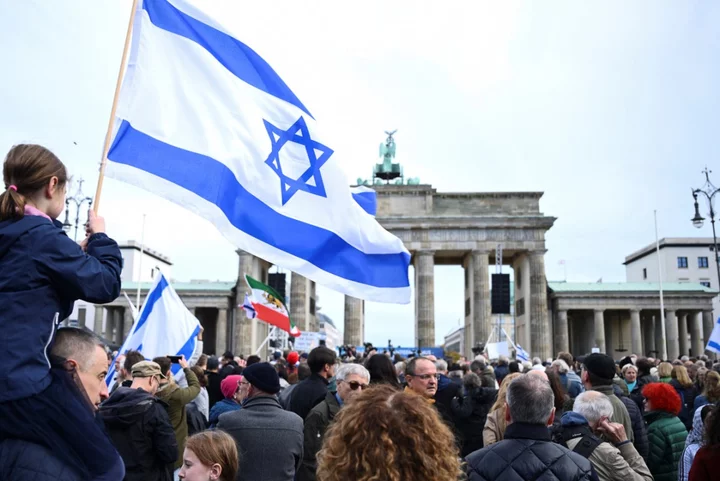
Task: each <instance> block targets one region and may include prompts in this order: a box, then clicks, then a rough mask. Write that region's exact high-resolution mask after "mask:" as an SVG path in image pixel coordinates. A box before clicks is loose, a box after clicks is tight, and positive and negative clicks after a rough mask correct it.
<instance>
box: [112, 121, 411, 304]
mask: <svg viewBox="0 0 720 481" xmlns="http://www.w3.org/2000/svg"><path fill="white" fill-rule="evenodd" d="M108 159H110V160H112V161H113V162H117V163H119V164H125V165H129V166H132V167H135V168H138V169H141V170H144V171H146V172H149V173H151V174H153V175H156V176H158V177H161V178H163V179H165V180H168V181H170V182H172V183H174V184H176V185H178V186H180V187H182V188H184V189H187V190H188V191H190V192H193V193H194V194H196V195H198V196H200V197H202V198H203V199H205V200H206V201H208V202H211V203H213V204H215V205H216V206H217V207H219V208H220V210H222V212H223V214H225V216H226V217H227V218H228V220H229V221H230V223H231V224H232V225H233V226H234V227H235V228H237V229H239V230H241V231H243V232H245V233H246V234H248V235H250V236H252V237H254V238H256V239H258V240H259V241H262V242H264V243H266V244H268V245H271V246H273V247H275V248H277V249H280V250H282V251H284V252H287V253H288V254H291V255H293V256H295V257H298V258H300V259H303V260H305V261H307V262H309V263H311V264H313V265H315V266H317V267H319V268H320V269H323V270H324V271H326V272H329V273H331V274H334V275H336V276H338V277H341V278H343V279H348V280H351V281H354V282H358V283H361V284H365V285H369V286H374V287H381V288H394V287H408V286H409V281H408V276H407V266H408V264H409V262H410V256H409V254H408V253H406V252H397V253H392V254H367V253H365V252H362V251H361V250H359V249H357V248H355V247H354V246H352V245H350V244H348V243H347V242H346V241H345V240H344V239H342V238H341V237H340V236H339V235H337V234H335V233H334V232H331V231H328V230H325V229H323V228H321V227H318V226H315V225H312V224H306V223H305V222H302V221H299V220H297V219H293V218H291V217H287V216H284V215H282V214H279V213H278V212H275V211H274V210H273V209H271V208H270V207H269V206H267V205H266V204H265V203H263V202H262V201H261V200H259V199H258V198H256V197H255V196H253V195H252V194H251V193H250V192H248V191H247V190H246V189H245V188H244V187H243V186H242V185H241V184H240V183H238V181H237V179H236V178H235V175H234V174H233V173H232V171H231V170H230V169H228V168H227V166H225V165H224V164H222V163H221V162H218V161H216V160H215V159H212V158H210V157H208V156H205V155H202V154H197V153H194V152H189V151H187V150H184V149H181V148H178V147H175V146H172V145H169V144H166V143H164V142H161V141H159V140H156V139H154V138H152V137H150V136H148V135H146V134H144V133H142V132H140V131H138V130H135V129H134V128H133V127H132V126H131V125H130V123H128V122H127V121H126V120H123V122H122V124H121V125H120V129H119V130H118V133H117V135H116V136H115V140H114V142H113V145H112V147H111V148H110V152H109V153H108ZM145 311H147V309H145Z"/></svg>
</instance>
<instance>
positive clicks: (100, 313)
mask: <svg viewBox="0 0 720 481" xmlns="http://www.w3.org/2000/svg"><path fill="white" fill-rule="evenodd" d="M104 317H105V308H104V307H103V306H95V319H94V320H93V331H94V332H95V334H97V335H98V336H103V318H104ZM103 337H104V336H103Z"/></svg>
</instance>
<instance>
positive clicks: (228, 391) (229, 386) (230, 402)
mask: <svg viewBox="0 0 720 481" xmlns="http://www.w3.org/2000/svg"><path fill="white" fill-rule="evenodd" d="M243 382H245V379H244V378H243V377H242V376H240V375H239V374H231V375H229V376H228V377H226V378H225V379H223V380H222V382H221V383H220V390H221V391H222V393H223V396H224V397H225V399H222V400H220V401H218V402H217V403H215V405H214V406H213V407H212V409H211V410H210V419H209V420H208V424H209V426H210V427H211V428H212V427H215V425H216V424H217V422H218V419H219V418H220V415H221V414H225V413H228V412H230V411H237V410H238V409H240V408H241V407H242V406H241V403H242V401H243V399H242V392H241V391H242V390H241V389H240V385H241V384H242V383H243Z"/></svg>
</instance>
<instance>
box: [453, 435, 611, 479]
mask: <svg viewBox="0 0 720 481" xmlns="http://www.w3.org/2000/svg"><path fill="white" fill-rule="evenodd" d="M465 461H466V463H467V467H466V469H467V475H468V481H526V480H530V479H534V480H551V479H552V480H558V481H585V480H594V481H597V480H598V477H597V474H595V471H594V470H593V467H592V465H591V464H590V461H588V460H587V459H585V458H584V457H582V456H581V455H579V454H577V453H574V452H572V451H570V450H569V449H567V448H566V447H564V446H561V445H559V444H556V443H553V442H552V441H551V440H550V430H549V429H548V428H547V426H542V425H538V424H525V423H512V424H510V425H509V426H508V427H507V429H506V430H505V439H504V440H503V441H500V442H499V443H496V444H493V445H492V446H488V447H486V448H483V449H481V450H479V451H475V452H474V453H472V454H470V455H469V456H468V457H466V458H465Z"/></svg>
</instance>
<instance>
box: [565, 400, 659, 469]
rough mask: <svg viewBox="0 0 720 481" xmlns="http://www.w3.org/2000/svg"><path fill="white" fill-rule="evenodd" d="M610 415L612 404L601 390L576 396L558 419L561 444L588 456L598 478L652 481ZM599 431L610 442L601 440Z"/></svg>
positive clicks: (638, 456)
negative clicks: (571, 407)
mask: <svg viewBox="0 0 720 481" xmlns="http://www.w3.org/2000/svg"><path fill="white" fill-rule="evenodd" d="M612 415H613V405H612V403H611V402H610V399H608V397H607V396H606V395H604V394H603V393H601V392H598V391H587V392H584V393H582V394H580V395H578V397H577V398H576V399H575V404H574V406H573V410H572V412H567V413H565V414H564V415H563V417H562V419H561V420H560V425H561V430H560V433H561V439H562V442H563V444H565V446H567V447H568V448H569V449H572V450H573V451H575V452H576V453H578V454H581V455H582V456H584V457H586V458H588V459H589V460H590V462H591V463H592V465H593V468H595V472H597V474H598V477H599V479H600V480H601V481H611V480H617V481H652V479H653V476H652V474H651V473H650V470H649V469H648V467H647V465H646V464H645V461H644V460H643V458H642V456H640V454H639V453H638V452H637V450H636V449H635V446H633V443H632V442H630V440H629V439H628V437H627V434H626V433H625V427H624V426H623V425H622V424H620V423H613V422H610V418H611V417H612ZM601 434H604V435H605V438H606V439H609V440H610V442H603V441H602V440H601V439H600V438H599V436H600V435H601Z"/></svg>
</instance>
